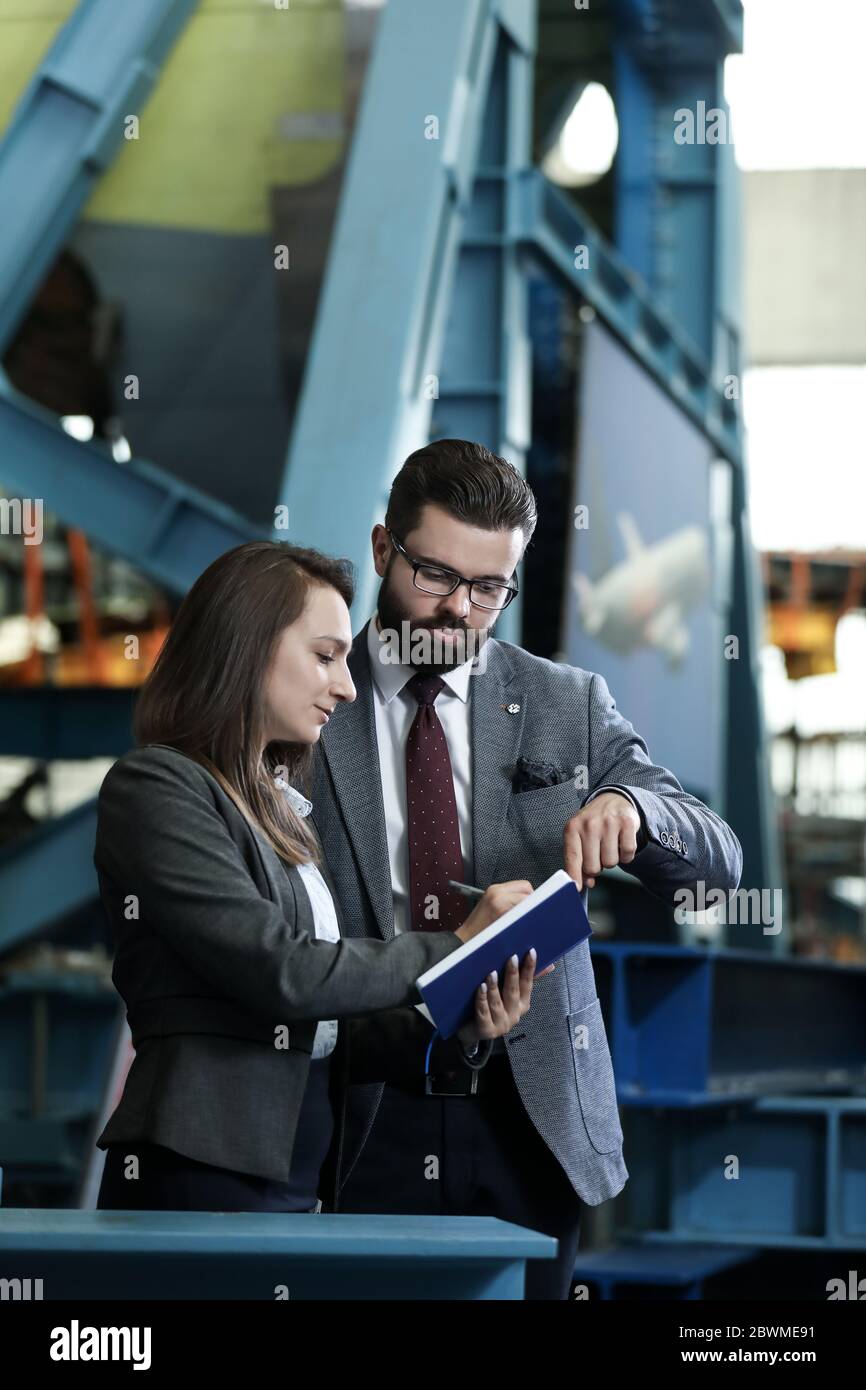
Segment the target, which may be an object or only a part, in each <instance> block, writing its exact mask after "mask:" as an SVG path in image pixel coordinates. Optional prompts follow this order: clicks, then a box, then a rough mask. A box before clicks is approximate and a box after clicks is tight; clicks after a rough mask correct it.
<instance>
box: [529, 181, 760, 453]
mask: <svg viewBox="0 0 866 1390" xmlns="http://www.w3.org/2000/svg"><path fill="white" fill-rule="evenodd" d="M518 191H519V204H518V207H519V213H518V217H517V226H516V229H515V235H517V236H518V237H519V239H520V240H521V241H522V242H523V243H524V244H525V246H526V248H527V249H529V250H534V251H535V252H536V253H540V254H541V256H542V258H543V259H544V261H545V263H546V264H547V265H548V266H549V267H550V268H551V269H552V270H554V271H555V272H556V273H557V274H558V275H559V276H560V277H561V278H562V279H564V280H565V281H566V282H567V284H569V285H571V286H572V288H573V289H575V290H576V291H577V292H578V293H579V294H580V295H581V296H582V298H584V299H585V300H586V301H587V303H588V304H591V305H592V307H593V308H594V309H595V310H596V312H597V313H598V315H599V316H600V318H601V319H602V320H603V321H604V322H605V323H606V324H607V326H608V327H609V328H611V329H612V330H613V332H614V333H616V334H617V336H618V337H619V338H621V339H622V341H623V343H624V344H625V346H626V347H628V348H629V349H630V350H631V352H632V353H634V355H635V357H636V358H637V359H638V361H640V362H641V363H643V365H644V366H645V367H646V368H647V370H648V371H649V372H650V373H651V375H652V376H653V377H654V378H655V380H656V381H657V382H658V383H659V385H660V386H661V387H662V389H663V390H664V391H665V393H666V394H667V395H669V396H670V397H671V398H672V399H673V400H674V401H676V403H677V404H678V405H679V406H681V407H682V409H683V410H684V411H685V412H686V414H687V415H689V416H690V418H691V419H692V420H694V422H695V424H697V425H699V426H700V427H701V429H702V430H704V431H705V433H706V434H707V435H708V436H709V438H710V439H711V440H712V441H713V443H714V444H715V445H716V447H717V449H718V450H719V452H720V454H722V455H723V456H724V457H725V458H727V459H729V460H730V461H731V462H732V463H735V464H740V463H741V462H742V452H743V445H742V423H741V419H740V412H739V403H738V401H736V400H729V399H728V398H727V397H726V396H725V394H724V392H723V390H721V389H719V387H718V386H716V385H715V384H714V382H713V380H712V378H711V375H710V364H709V361H708V359H706V358H705V357H704V356H702V354H701V353H700V352H699V351H698V349H697V348H696V347H695V345H694V343H693V342H692V341H691V340H690V339H689V338H688V337H687V336H686V335H685V334H684V333H683V332H682V331H681V329H680V328H679V326H678V324H677V322H676V320H675V319H674V318H673V317H672V316H671V315H670V314H669V313H666V312H665V311H664V309H663V308H662V307H661V306H660V305H659V303H658V300H657V298H656V296H655V295H653V294H652V292H651V291H650V290H649V288H648V286H647V285H646V283H645V282H644V281H643V280H642V279H641V277H640V276H639V275H636V274H635V273H634V271H633V270H632V269H631V267H630V266H629V265H628V264H627V262H626V260H625V258H624V257H623V256H621V255H620V254H619V253H618V252H617V251H616V250H615V249H614V247H612V246H611V245H610V244H609V243H608V242H607V241H606V240H605V238H604V236H603V234H602V233H601V232H600V231H599V229H598V228H597V227H596V226H595V225H594V223H593V222H592V221H591V220H590V218H589V217H587V215H586V214H585V213H584V212H582V211H581V210H580V209H579V208H578V207H577V206H576V204H575V203H574V202H573V201H572V200H571V199H570V198H568V197H566V195H565V194H563V193H562V192H560V190H559V189H558V188H556V187H555V186H554V185H553V184H552V183H550V182H549V180H547V179H546V178H545V177H544V175H543V174H539V173H538V172H537V171H535V170H533V171H532V172H531V173H528V174H526V175H525V176H524V177H523V178H522V179H521V181H520V185H519V190H518ZM578 246H586V247H587V252H588V254H587V257H586V260H587V265H586V267H585V268H580V269H578V268H576V266H575V260H576V257H575V248H576V247H578ZM582 260H583V258H581V264H582Z"/></svg>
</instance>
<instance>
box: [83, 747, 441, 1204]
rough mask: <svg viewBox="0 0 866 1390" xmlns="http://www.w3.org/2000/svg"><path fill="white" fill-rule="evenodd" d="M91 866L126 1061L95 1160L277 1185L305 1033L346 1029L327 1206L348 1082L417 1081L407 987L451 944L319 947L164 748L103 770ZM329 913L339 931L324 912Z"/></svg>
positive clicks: (427, 939)
mask: <svg viewBox="0 0 866 1390" xmlns="http://www.w3.org/2000/svg"><path fill="white" fill-rule="evenodd" d="M93 857H94V863H95V865H96V870H97V876H98V879H99V887H100V894H101V897H102V902H103V905H104V907H105V911H106V914H107V916H108V920H109V922H110V924H111V927H112V931H113V934H114V938H115V944H116V951H115V960H114V969H113V973H112V978H113V980H114V983H115V985H116V986H117V989H118V991H119V993H120V994H121V996H122V997H123V999H124V1000H125V1002H126V1006H127V1018H128V1020H129V1026H130V1029H131V1031H132V1040H133V1045H134V1047H135V1050H136V1055H135V1059H134V1061H133V1063H132V1067H131V1068H130V1071H129V1075H128V1077H127V1079H126V1085H125V1086H124V1090H123V1096H122V1098H121V1100H120V1103H119V1104H118V1106H117V1108H116V1110H115V1111H114V1113H113V1115H112V1116H111V1118H110V1119H109V1121H108V1124H107V1125H106V1127H105V1129H104V1130H103V1132H102V1134H101V1135H100V1136H99V1139H98V1140H97V1144H98V1147H99V1148H105V1147H106V1146H107V1145H108V1144H112V1143H122V1144H130V1145H134V1144H135V1143H136V1142H140V1141H142V1140H146V1141H149V1142H151V1143H155V1144H163V1145H165V1146H167V1147H168V1148H171V1149H174V1150H176V1151H177V1152H178V1153H181V1154H184V1155H186V1156H187V1157H189V1158H194V1159H198V1160H199V1161H200V1162H202V1163H211V1164H216V1165H217V1166H218V1167H221V1168H231V1169H234V1170H237V1171H238V1172H243V1173H251V1174H255V1175H257V1176H259V1177H264V1178H271V1179H272V1180H275V1181H281V1182H286V1181H288V1178H289V1167H290V1162H291V1155H292V1146H293V1144H294V1139H295V1130H296V1127H297V1120H298V1113H299V1111H300V1108H301V1101H302V1099H303V1095H304V1088H305V1086H306V1080H307V1073H308V1070H309V1067H310V1054H311V1052H312V1049H313V1038H314V1035H315V1031H316V1023H317V1021H318V1020H319V1019H322V1018H335V1019H340V1020H345V1021H344V1022H341V1024H340V1028H339V1033H338V1043H337V1048H336V1050H335V1052H334V1054H333V1056H334V1066H333V1067H332V1071H331V1081H332V1092H331V1094H332V1099H333V1100H334V1103H335V1107H336V1114H337V1124H336V1128H335V1135H334V1143H333V1145H332V1150H331V1153H330V1154H329V1156H328V1162H327V1163H326V1170H327V1171H326V1174H325V1177H324V1178H323V1187H322V1189H321V1190H320V1194H321V1195H322V1197H323V1199H324V1200H325V1201H326V1202H327V1204H328V1206H329V1207H330V1206H333V1205H334V1204H335V1192H336V1188H337V1183H338V1176H337V1175H338V1172H339V1162H340V1149H341V1141H342V1134H343V1121H344V1114H345V1110H344V1107H345V1098H346V1094H347V1090H348V1082H349V1080H350V1079H354V1080H356V1081H361V1082H364V1081H370V1080H374V1079H379V1078H381V1079H384V1080H397V1079H401V1078H405V1077H406V1076H407V1075H408V1074H415V1075H417V1074H419V1072H423V1063H424V1050H425V1047H426V1042H427V1036H426V1035H427V1033H428V1032H429V1025H426V1024H425V1025H424V1028H421V1029H419V1027H418V1022H419V1020H421V1015H420V1014H419V1013H418V1011H417V1010H416V1009H414V1008H413V1007H412V1004H413V1003H414V1002H417V1001H418V1000H420V995H419V993H418V991H417V989H416V988H415V980H416V979H417V978H418V976H419V975H421V974H423V972H424V971H425V970H428V969H429V968H430V967H431V966H432V965H435V964H436V963H437V962H438V961H440V960H443V959H444V958H445V956H446V955H449V954H450V953H451V952H452V951H455V950H457V949H458V947H459V946H460V944H461V943H460V939H459V938H458V937H457V936H455V935H454V933H453V932H441V933H433V934H420V933H419V934H416V935H413V936H408V937H405V938H403V939H402V940H401V941H392V942H389V943H385V942H383V941H382V940H356V939H352V934H351V933H349V932H347V930H346V923H345V922H344V921H340V927H341V932H342V939H341V940H340V941H339V942H338V943H336V944H335V943H331V942H327V941H320V940H317V939H316V936H315V926H314V922H313V912H312V907H311V905H310V899H309V897H308V895H307V891H306V889H305V887H304V883H303V879H302V877H301V875H300V873H299V872H298V870H297V869H296V868H291V867H289V866H288V865H286V864H285V863H284V861H283V860H282V859H280V857H279V856H278V855H277V854H276V853H275V851H274V850H273V849H271V847H270V846H269V845H268V843H267V842H266V841H265V840H264V839H263V838H262V837H261V835H260V834H259V833H258V832H257V831H255V830H253V828H252V827H251V825H250V824H249V823H248V821H247V820H246V818H245V817H244V816H243V815H241V813H240V811H239V810H238V808H237V807H236V806H235V804H234V802H233V801H232V799H231V797H229V796H228V795H227V794H226V793H225V792H224V791H223V789H222V787H221V786H220V784H219V783H218V782H217V780H216V779H215V778H214V777H213V776H212V775H211V774H210V772H208V771H207V770H206V769H205V768H203V767H202V766H201V765H200V764H199V763H197V762H195V761H194V760H193V759H191V758H188V757H186V756H185V755H184V754H183V753H179V752H178V751H177V750H176V749H174V748H169V747H165V746H163V745H162V744H150V745H147V746H145V747H142V748H137V749H135V750H134V751H133V752H131V753H127V754H125V755H124V756H123V757H122V758H119V759H118V761H117V762H116V763H114V765H113V766H112V767H111V768H110V769H109V771H108V773H107V774H106V777H105V779H104V781H103V783H102V786H101V788H100V792H99V800H98V818H97V831H96V846H95V851H94V856H93ZM322 872H323V874H324V875H325V878H326V880H327V881H328V882H329V884H330V886H331V889H332V892H333V882H332V880H331V879H330V877H329V874H328V868H327V865H326V864H324V865H323V866H322ZM335 906H336V909H337V915H338V919H339V918H340V911H339V902H337V901H336V895H335ZM354 936H355V937H363V936H364V932H363V930H359V931H356V932H355V933H354ZM421 1022H423V1020H421ZM437 1049H438V1057H436V1055H435V1051H434V1059H435V1060H434V1065H435V1066H436V1068H437V1069H440V1068H442V1069H445V1068H447V1067H453V1066H458V1065H460V1064H461V1063H462V1049H461V1048H460V1044H459V1043H458V1042H457V1040H456V1039H449V1040H448V1041H447V1042H440V1043H438V1044H437ZM317 1065H318V1064H317Z"/></svg>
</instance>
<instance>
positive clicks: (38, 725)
mask: <svg viewBox="0 0 866 1390" xmlns="http://www.w3.org/2000/svg"><path fill="white" fill-rule="evenodd" d="M136 693H137V691H136V690H135V689H134V688H126V687H117V686H107V685H97V686H80V685H36V686H34V685H28V686H15V685H9V686H0V757H3V758H44V759H46V760H48V761H50V760H52V759H55V758H119V757H120V756H121V754H123V753H125V752H126V751H127V749H129V748H131V747H132V711H133V705H134V703H135V696H136ZM0 899H2V873H0Z"/></svg>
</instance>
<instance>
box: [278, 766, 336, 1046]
mask: <svg viewBox="0 0 866 1390" xmlns="http://www.w3.org/2000/svg"><path fill="white" fill-rule="evenodd" d="M275 785H276V786H277V787H279V789H280V790H281V791H283V792H285V794H286V800H287V801H288V802H289V804H290V805H291V806H292V808H293V810H295V811H296V812H297V814H298V815H299V816H308V815H309V814H310V812H311V811H312V809H313V803H312V801H310V800H308V798H307V797H305V796H303V795H302V794H301V792H299V791H298V790H297V788H296V787H292V786H290V785H289V783H288V782H286V781H285V779H284V778H282V777H278V778H277V780H276V783H275ZM297 869H298V873H299V874H300V875H301V878H302V879H303V881H304V887H305V888H306V890H307V894H308V896H309V899H310V905H311V907H312V909H313V925H314V929H315V933H316V937H317V939H318V940H320V941H339V940H340V928H339V926H338V924H337V913H336V911H335V909H334V899H333V898H332V897H331V892H330V889H329V888H328V885H327V883H326V882H325V880H324V879H323V878H322V875H321V874H320V873H319V870H318V868H317V867H316V865H315V864H298V866H297ZM336 1046H337V1020H336V1019H335V1018H329V1019H325V1020H324V1021H323V1022H321V1023H319V1025H318V1027H317V1028H316V1036H315V1038H314V1039H313V1052H312V1059H313V1061H314V1062H317V1061H319V1060H320V1059H321V1058H323V1057H329V1056H330V1054H331V1053H332V1052H333V1050H334V1048H335V1047H336Z"/></svg>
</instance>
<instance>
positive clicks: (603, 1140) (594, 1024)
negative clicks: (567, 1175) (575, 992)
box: [567, 999, 622, 1154]
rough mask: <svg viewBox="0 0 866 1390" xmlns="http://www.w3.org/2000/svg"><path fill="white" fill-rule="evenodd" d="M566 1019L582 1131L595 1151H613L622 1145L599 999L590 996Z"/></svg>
mask: <svg viewBox="0 0 866 1390" xmlns="http://www.w3.org/2000/svg"><path fill="white" fill-rule="evenodd" d="M567 1021H568V1033H569V1040H570V1044H571V1056H572V1061H573V1063H574V1077H575V1081H576V1083H577V1094H578V1097H579V1099H580V1109H581V1114H582V1115H583V1123H584V1125H585V1126H586V1132H587V1134H588V1135H589V1139H590V1143H591V1144H592V1147H593V1148H594V1149H595V1150H596V1152H597V1153H601V1154H606V1153H613V1152H614V1151H615V1150H616V1149H619V1148H620V1147H621V1145H622V1127H621V1125H620V1122H619V1112H618V1110H617V1104H616V1081H615V1079H614V1074H613V1064H612V1062H611V1060H610V1050H609V1048H608V1045H607V1036H606V1034H605V1031H604V1019H603V1017H602V1012H601V1003H600V1001H599V1000H598V999H594V1000H593V1001H592V1003H591V1004H587V1005H586V1006H585V1007H584V1008H582V1009H578V1010H577V1011H576V1012H575V1013H571V1014H568V1016H567Z"/></svg>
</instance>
